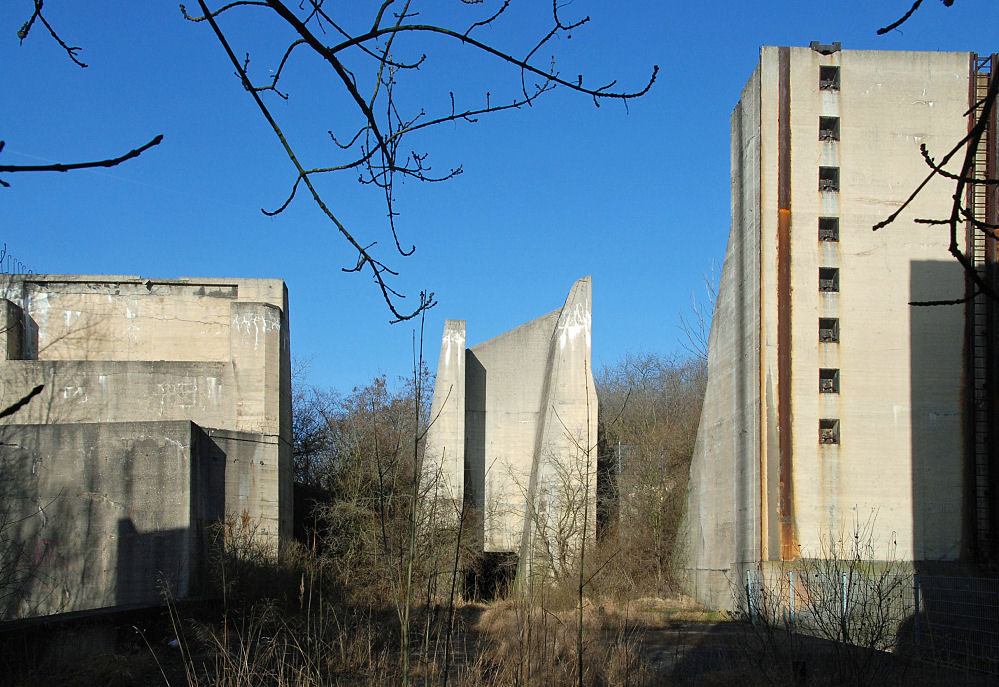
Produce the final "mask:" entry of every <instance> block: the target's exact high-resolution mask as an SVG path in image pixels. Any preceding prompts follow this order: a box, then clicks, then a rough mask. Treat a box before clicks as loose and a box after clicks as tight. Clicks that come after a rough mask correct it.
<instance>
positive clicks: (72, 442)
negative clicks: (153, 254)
mask: <svg viewBox="0 0 999 687" xmlns="http://www.w3.org/2000/svg"><path fill="white" fill-rule="evenodd" d="M4 278H5V280H6V281H5V283H4V284H3V291H4V293H3V296H4V297H5V300H4V304H5V308H4V311H3V313H0V314H3V316H4V317H5V319H6V327H5V328H4V329H5V331H4V336H5V337H6V338H5V340H4V341H3V342H2V344H3V346H0V348H5V349H6V354H7V355H6V360H0V385H2V386H0V406H2V407H5V408H6V407H8V406H10V405H11V404H14V403H15V402H17V401H18V400H19V399H23V398H25V397H26V396H27V395H28V394H29V393H31V392H33V390H37V389H40V392H38V393H34V395H32V396H31V398H30V400H29V401H28V402H27V403H25V404H24V405H23V407H20V408H18V409H17V410H16V411H15V412H13V413H12V414H10V415H9V416H8V417H6V418H2V419H0V431H2V432H4V436H11V437H15V439H14V440H12V441H10V442H7V441H5V442H4V443H3V444H2V445H0V460H3V472H4V474H3V478H4V481H5V482H6V483H8V484H15V485H16V484H22V483H23V484H25V485H32V484H34V485H35V486H33V487H31V486H25V489H26V491H23V490H19V489H17V488H14V489H13V490H12V491H11V492H10V493H11V500H8V501H5V503H6V504H8V509H7V510H8V513H11V512H15V513H16V514H17V517H18V519H19V521H20V519H21V518H23V519H24V521H23V525H21V526H19V528H18V530H17V531H18V537H20V539H17V540H16V541H15V543H16V546H18V547H20V548H24V549H25V550H34V549H37V548H39V547H41V548H40V549H39V550H41V551H42V552H43V553H42V554H40V555H41V556H42V558H43V559H44V558H45V557H46V556H49V555H50V554H49V553H45V552H46V551H49V549H51V548H52V546H54V544H53V543H52V542H57V541H58V542H60V544H59V547H60V552H59V554H58V555H59V556H60V557H61V558H60V561H61V563H60V567H59V570H62V571H65V570H69V569H71V570H72V571H73V573H72V574H70V575H68V577H66V576H65V575H64V577H65V580H63V582H64V586H65V589H64V590H63V591H62V592H61V593H60V595H56V596H58V598H56V596H51V595H50V596H48V597H45V598H42V596H40V595H41V594H42V592H41V591H40V590H44V589H45V587H44V585H42V586H38V585H32V584H29V585H28V586H24V585H23V584H22V582H24V581H23V580H21V582H19V583H18V584H20V585H21V586H20V587H18V591H17V592H16V593H15V594H14V595H13V596H12V598H14V597H16V598H19V599H20V601H19V602H18V603H17V604H15V606H13V607H11V608H9V609H7V611H8V616H7V618H8V619H9V618H13V617H24V616H26V615H32V614H42V613H54V612H64V611H78V610H87V609H94V608H101V607H104V606H121V605H134V604H138V603H147V604H149V603H157V602H158V601H159V600H160V596H159V594H158V592H157V591H156V589H155V579H154V578H155V577H156V574H154V572H152V571H154V569H155V571H159V572H162V573H164V574H165V575H166V576H167V578H168V579H169V581H170V583H171V584H173V585H174V588H175V591H176V592H177V593H178V594H180V595H184V594H187V593H188V592H189V591H190V590H191V589H192V580H196V579H197V577H198V568H199V566H200V565H201V563H202V556H203V553H204V550H203V545H204V537H205V529H206V528H207V527H208V526H209V525H210V524H211V522H213V521H216V520H218V519H220V518H222V517H225V516H226V515H230V516H236V517H240V516H242V515H243V514H245V515H246V516H248V517H249V518H250V520H251V521H252V522H253V524H254V527H255V528H256V533H257V535H258V536H259V537H260V538H261V541H262V542H263V543H265V544H267V545H269V546H270V547H272V549H273V550H275V551H276V550H277V547H278V546H279V545H280V543H281V542H282V541H284V540H286V539H290V537H291V525H292V491H291V487H292V470H291V382H290V350H289V338H288V315H287V313H288V305H287V290H286V289H285V287H284V284H283V283H282V282H281V281H280V280H263V279H249V280H246V279H177V280H149V279H142V278H140V277H128V276H109V277H104V276H99V277H81V276H65V275H12V276H5V277H4ZM178 428H180V429H178ZM184 428H186V429H184ZM178 432H180V434H184V433H185V432H186V434H184V437H183V438H178V436H179V435H178V436H175V435H177V433H178ZM133 446H135V447H139V448H135V449H133V448H131V447H133ZM123 451H124V453H123ZM170 466H173V467H170ZM212 466H214V467H212ZM81 484H92V485H94V488H93V489H90V488H87V489H84V490H83V491H80V489H81V487H80V486H79V485H81ZM88 494H89V496H88ZM182 502H183V503H182ZM14 504H16V507H15V505H14ZM94 504H98V505H94ZM99 504H105V505H107V504H116V505H114V508H117V509H118V510H113V509H112V510H113V513H112V511H108V512H107V513H104V511H102V510H101V509H102V508H103V507H104V506H100V505H99ZM52 508H56V511H53V513H57V514H58V515H59V516H60V517H58V518H57V517H50V516H49V511H50V510H51V509H52ZM12 509H13V510H12ZM119 511H120V512H119ZM114 513H117V514H118V516H121V513H126V514H130V515H129V516H128V517H124V516H121V517H118V516H116V517H118V519H117V520H115V518H114V517H112V515H113V514H114ZM129 518H132V519H129ZM81 523H83V524H81ZM119 526H120V527H119ZM80 527H85V529H84V530H81V529H80ZM122 528H123V529H122ZM119 529H120V531H119ZM122 537H125V538H126V539H128V542H132V543H129V544H128V545H127V546H126V545H125V543H123V542H125V539H122ZM136 537H138V539H136ZM140 540H141V541H143V542H146V541H148V542H154V543H155V544H156V546H157V547H159V548H158V549H157V550H158V553H156V554H149V553H148V552H145V549H144V548H143V546H139V545H138V544H135V545H134V546H133V544H134V543H135V542H136V541H140ZM39 542H41V543H39ZM46 542H47V543H46ZM116 542H117V543H116ZM192 542H193V543H192ZM192 546H194V547H195V549H192V548H191V547H192ZM81 547H82V548H81ZM198 547H201V548H198ZM192 551H193V553H192ZM123 552H124V553H123ZM52 555H55V554H52ZM36 557H37V556H36ZM161 564H162V565H161ZM116 571H117V572H116ZM116 575H117V577H116ZM150 585H152V586H150Z"/></svg>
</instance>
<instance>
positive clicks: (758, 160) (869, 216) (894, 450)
mask: <svg viewBox="0 0 999 687" xmlns="http://www.w3.org/2000/svg"><path fill="white" fill-rule="evenodd" d="M780 50H781V49H779V48H775V47H765V48H762V50H761V54H760V63H759V65H758V66H757V68H756V70H755V71H754V73H753V76H752V77H751V78H750V80H749V82H748V83H747V85H746V88H745V90H744V91H743V94H742V98H741V100H740V103H739V105H738V106H737V107H736V109H735V111H734V113H733V115H732V196H733V200H732V203H733V205H732V230H731V234H730V237H729V247H728V251H727V253H726V261H725V266H724V268H723V273H722V278H721V284H720V289H719V300H718V307H717V311H716V314H715V318H714V321H713V324H712V332H711V341H710V351H709V372H708V374H709V378H708V388H707V394H706V398H705V404H704V411H703V415H702V418H701V425H700V429H699V432H698V441H697V448H696V450H695V456H694V461H693V464H692V467H691V482H690V490H689V494H688V507H687V508H688V509H687V514H686V518H685V521H684V526H683V528H684V529H683V535H684V536H683V541H684V545H685V547H686V553H685V556H686V564H685V565H686V568H687V571H688V579H689V584H690V587H691V590H692V591H693V592H694V593H695V595H696V596H697V597H698V598H700V599H701V600H703V601H705V602H707V603H709V604H710V605H712V606H716V607H731V606H732V604H733V603H734V602H733V589H735V588H736V587H738V585H739V584H740V580H741V575H742V574H743V571H744V570H745V569H746V568H748V567H755V566H756V565H758V564H759V563H760V562H761V561H779V560H781V559H785V560H793V559H795V558H800V557H805V558H808V557H815V556H822V555H824V554H826V553H828V551H829V549H830V547H831V546H835V545H836V542H837V541H841V540H842V538H843V536H844V535H846V536H847V537H849V536H852V534H853V532H854V531H855V530H857V529H858V528H859V529H860V530H862V531H864V532H867V533H869V537H870V543H871V544H872V545H873V547H874V550H875V551H876V552H877V555H880V556H884V557H897V558H901V559H904V560H910V561H955V560H958V559H959V558H960V557H961V551H962V546H963V541H962V537H963V535H962V510H963V508H964V505H965V504H964V499H965V497H964V493H963V488H964V487H963V486H962V471H963V469H964V462H963V461H964V453H963V451H964V446H963V439H962V403H963V396H962V381H963V378H962V375H963V370H964V358H963V336H964V310H963V308H962V307H960V306H942V307H933V308H919V307H914V306H911V305H909V302H910V301H914V300H915V301H919V300H944V299H952V298H961V297H963V296H964V277H963V274H962V271H961V269H960V267H959V265H958V264H957V263H956V262H955V261H953V259H952V258H950V256H949V254H948V253H947V244H948V240H949V237H948V235H947V232H946V229H945V228H940V227H933V226H927V225H921V224H916V223H914V222H913V220H914V219H915V218H919V217H934V218H936V217H941V216H947V215H948V214H949V212H950V206H951V195H952V194H953V183H952V182H949V181H947V180H944V179H936V180H934V181H932V182H931V183H930V184H929V185H928V186H927V187H926V188H925V189H924V190H923V191H922V192H921V194H920V195H919V197H918V198H917V200H916V201H915V202H914V203H913V204H912V205H911V206H910V207H909V208H908V209H907V210H906V211H905V212H904V213H903V214H902V216H901V217H900V218H899V220H898V221H896V222H895V223H894V224H893V225H891V226H889V227H887V228H884V229H881V230H879V231H877V232H874V231H872V230H871V227H872V226H873V225H874V224H875V223H877V222H879V221H880V220H883V219H885V218H886V217H887V216H888V215H889V214H890V213H891V212H893V211H894V210H895V209H897V208H898V207H899V206H900V204H901V203H902V202H903V201H904V200H905V199H906V198H907V197H908V196H909V194H910V193H911V192H912V191H913V190H914V189H915V188H916V187H917V186H918V185H919V184H920V183H921V181H922V180H923V178H924V177H925V176H926V174H927V172H928V168H927V166H926V165H925V163H924V162H923V160H922V158H921V155H920V151H919V145H920V144H921V143H924V144H926V145H927V147H928V149H929V151H930V153H931V154H932V155H934V156H935V157H936V158H938V159H939V158H940V157H942V155H943V154H944V153H945V152H946V151H948V150H949V149H950V148H951V147H952V146H953V145H954V144H955V143H956V142H957V141H959V140H960V139H961V138H962V137H963V136H964V135H965V134H966V133H967V127H968V122H967V119H965V117H964V113H965V111H966V110H967V109H968V106H969V94H968V93H969V73H970V72H969V69H970V67H969V64H970V56H969V54H968V53H915V52H879V51H850V50H845V51H840V52H833V53H832V54H828V55H823V54H820V53H819V52H817V51H814V50H811V49H808V48H790V49H787V50H788V52H787V63H786V64H787V70H786V72H785V73H784V75H783V80H782V76H781V69H780ZM823 65H825V66H836V67H839V69H840V86H839V89H838V90H824V89H820V88H819V69H820V66H823ZM782 87H785V88H786V96H787V98H788V102H789V105H788V107H787V109H786V110H785V111H784V112H783V113H782V111H781V109H780V103H781V94H780V90H781V88H782ZM782 116H788V117H789V121H788V125H789V126H788V129H785V131H786V132H788V133H789V142H790V144H789V146H786V147H785V146H782V144H781V136H780V132H781V117H782ZM820 117H838V118H839V126H840V136H839V140H838V141H820V140H819V120H820ZM785 145H786V144H785ZM782 156H783V158H784V162H785V164H786V165H787V166H786V167H785V171H783V172H781V168H780V165H781V162H782ZM958 157H959V158H960V156H958ZM958 163H959V161H958ZM952 166H953V165H952ZM820 167H833V168H836V169H838V171H839V178H840V182H839V184H840V185H839V190H838V191H837V192H832V191H820V190H819V168H820ZM955 171H956V167H955ZM781 174H784V175H785V177H784V180H783V181H782V179H781V178H780V176H781ZM784 182H786V183H787V184H788V188H787V192H788V196H787V199H786V201H784V202H785V203H786V205H787V207H786V208H784V209H781V207H780V200H779V198H778V196H779V193H780V190H779V186H780V184H781V183H784ZM782 212H787V213H788V215H787V216H788V217H789V225H788V226H789V231H788V233H787V234H786V236H785V237H784V238H783V239H782V238H781V232H780V226H779V221H780V214H781V213H782ZM820 217H829V218H838V220H839V240H838V241H835V242H833V241H819V240H818V224H819V218H820ZM782 241H783V244H782V245H781V242H782ZM820 268H834V269H838V270H839V275H838V276H839V290H838V292H820V291H819V288H818V287H819V269H820ZM781 270H787V271H786V273H785V276H784V277H781V276H780V275H781ZM782 279H786V286H784V285H783V284H784V283H785V282H783V281H782ZM820 318H826V319H836V320H838V324H839V336H840V339H839V342H836V343H832V342H823V343H820V342H819V336H818V334H819V319H820ZM782 336H783V337H785V338H784V339H783V343H782ZM820 369H830V370H838V371H839V391H838V392H837V393H820V392H819V370H820ZM782 388H783V389H784V390H785V391H786V393H787V398H788V399H789V400H788V402H787V403H786V405H785V406H784V408H783V409H782V408H781V404H780V402H779V399H780V395H781V390H782ZM782 414H783V416H782ZM820 419H835V420H838V422H839V432H840V436H839V443H837V444H824V443H823V444H820V442H819V421H820ZM782 468H783V471H784V475H785V479H783V480H782V476H781V473H782Z"/></svg>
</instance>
